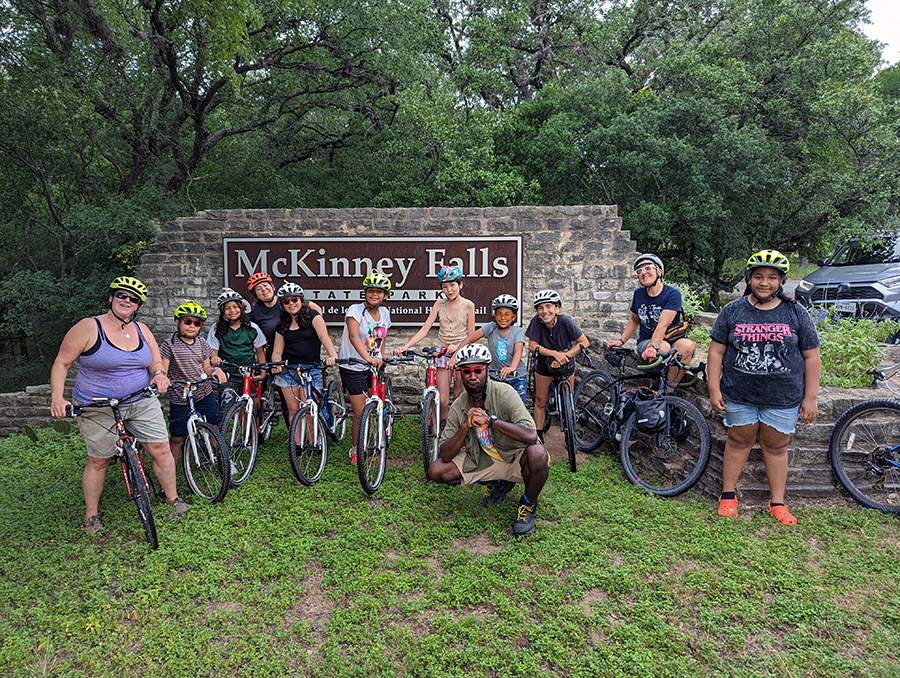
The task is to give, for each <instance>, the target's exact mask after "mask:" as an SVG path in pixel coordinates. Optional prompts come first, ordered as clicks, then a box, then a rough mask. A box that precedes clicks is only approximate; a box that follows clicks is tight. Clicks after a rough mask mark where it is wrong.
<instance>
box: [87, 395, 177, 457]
mask: <svg viewBox="0 0 900 678" xmlns="http://www.w3.org/2000/svg"><path fill="white" fill-rule="evenodd" d="M119 409H120V410H121V411H122V417H123V419H124V420H125V425H126V426H127V427H128V432H129V433H130V434H131V435H133V436H134V439H135V440H137V441H138V442H139V443H165V442H168V441H169V432H168V431H167V430H166V419H165V417H164V416H163V411H162V407H160V404H159V400H157V399H156V398H143V399H141V400H138V401H137V402H135V403H131V404H130V405H119ZM78 429H79V430H80V431H81V437H82V438H84V445H85V447H87V453H88V456H89V457H94V458H95V459H109V458H110V457H112V456H113V455H115V453H116V440H118V439H119V435H118V434H117V433H116V420H115V419H114V418H113V414H112V408H107V407H104V408H102V409H96V410H94V409H89V410H85V411H84V412H83V413H82V414H81V416H79V417H78Z"/></svg>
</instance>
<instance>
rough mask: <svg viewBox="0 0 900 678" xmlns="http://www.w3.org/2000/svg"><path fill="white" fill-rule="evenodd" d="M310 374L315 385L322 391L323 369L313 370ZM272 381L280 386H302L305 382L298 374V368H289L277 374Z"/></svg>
mask: <svg viewBox="0 0 900 678" xmlns="http://www.w3.org/2000/svg"><path fill="white" fill-rule="evenodd" d="M310 375H311V376H312V383H313V385H314V386H315V387H316V388H317V389H319V390H320V391H321V390H322V370H312V371H311V372H310ZM272 381H273V382H275V385H276V386H280V387H281V388H288V387H296V386H301V385H302V383H303V382H302V381H301V379H300V375H299V374H297V370H287V371H286V372H282V373H281V374H276V375H275V376H274V377H273V379H272Z"/></svg>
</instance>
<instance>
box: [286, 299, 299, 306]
mask: <svg viewBox="0 0 900 678" xmlns="http://www.w3.org/2000/svg"><path fill="white" fill-rule="evenodd" d="M281 303H282V304H284V305H285V306H287V305H288V304H299V303H300V297H285V298H284V299H282V300H281Z"/></svg>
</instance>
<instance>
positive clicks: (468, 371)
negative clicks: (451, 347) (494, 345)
mask: <svg viewBox="0 0 900 678" xmlns="http://www.w3.org/2000/svg"><path fill="white" fill-rule="evenodd" d="M486 369H487V367H485V366H484V365H479V366H478V367H460V368H459V371H460V372H462V373H463V374H465V375H467V376H468V375H470V374H481V373H482V372H484V371H485V370H486Z"/></svg>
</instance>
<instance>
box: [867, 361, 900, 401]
mask: <svg viewBox="0 0 900 678" xmlns="http://www.w3.org/2000/svg"><path fill="white" fill-rule="evenodd" d="M868 374H871V375H872V380H873V382H874V383H876V384H884V386H885V387H886V388H887V389H888V390H889V391H890V392H891V393H893V394H895V395H900V386H898V385H897V384H896V383H894V381H893V379H894V377H895V376H897V375H898V374H900V362H896V363H893V364H891V365H888V366H887V367H882V368H881V369H878V368H877V367H876V368H872V369H871V370H869V371H868Z"/></svg>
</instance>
